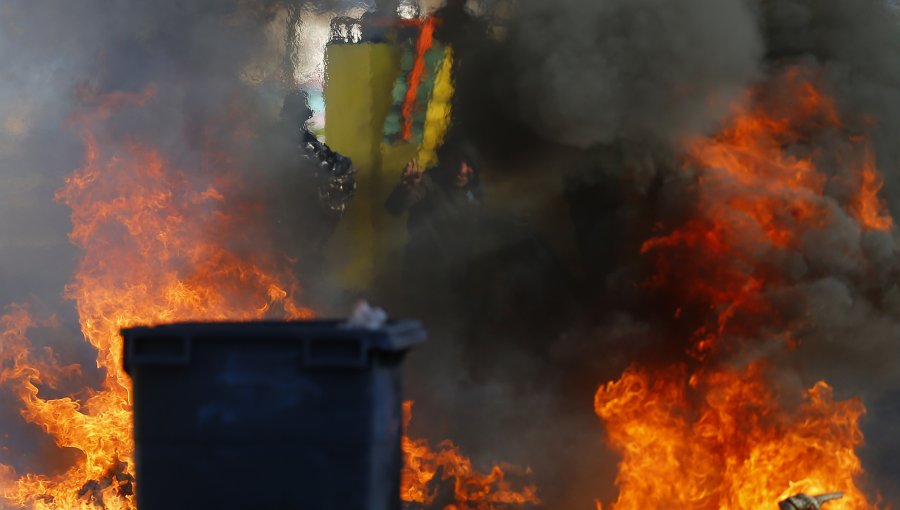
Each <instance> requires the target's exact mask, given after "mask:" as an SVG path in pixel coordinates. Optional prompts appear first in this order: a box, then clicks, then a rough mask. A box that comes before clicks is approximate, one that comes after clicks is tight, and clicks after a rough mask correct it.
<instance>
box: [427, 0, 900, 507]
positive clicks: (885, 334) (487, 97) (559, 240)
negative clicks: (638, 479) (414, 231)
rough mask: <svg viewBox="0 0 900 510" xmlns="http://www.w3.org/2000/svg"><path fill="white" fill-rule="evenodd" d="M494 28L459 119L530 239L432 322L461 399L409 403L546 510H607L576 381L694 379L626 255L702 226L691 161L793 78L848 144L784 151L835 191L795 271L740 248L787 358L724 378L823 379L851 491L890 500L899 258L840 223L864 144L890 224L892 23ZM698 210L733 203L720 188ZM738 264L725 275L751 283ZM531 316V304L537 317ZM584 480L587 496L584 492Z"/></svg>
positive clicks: (801, 17)
mask: <svg viewBox="0 0 900 510" xmlns="http://www.w3.org/2000/svg"><path fill="white" fill-rule="evenodd" d="M499 4H500V3H499V2H498V3H497V4H495V5H499ZM489 5H490V4H489ZM487 10H488V11H489V10H490V9H487ZM498 23H500V24H502V25H503V27H504V29H505V32H504V33H505V35H506V37H505V38H504V39H502V41H499V42H498V41H496V40H494V39H491V38H490V37H488V36H485V35H483V33H482V32H481V31H480V30H471V31H470V32H469V36H468V37H467V38H464V39H465V41H464V42H463V43H462V44H461V47H462V48H464V49H466V48H472V47H474V48H478V51H473V50H471V49H469V51H468V52H466V53H464V54H463V57H462V61H461V63H460V67H461V68H462V69H461V70H460V72H459V76H460V77H461V83H459V84H458V85H459V88H460V90H461V91H462V94H461V97H460V98H459V99H458V104H457V105H456V106H457V108H458V109H457V113H460V115H459V116H458V117H457V119H458V120H459V122H460V123H462V124H463V125H465V127H464V128H463V131H465V132H467V133H468V134H469V136H470V137H471V138H472V139H474V140H475V143H476V144H478V145H479V147H480V148H481V149H482V151H483V153H484V154H488V155H491V156H493V159H492V160H491V161H490V162H489V163H488V165H487V169H488V171H489V172H493V175H494V176H495V177H494V179H495V182H496V181H500V182H502V183H503V184H504V185H505V186H508V187H509V188H512V189H514V190H515V191H516V195H515V196H514V197H513V198H510V197H509V196H498V197H494V202H493V203H494V204H496V203H498V202H500V203H501V204H502V206H500V207H498V208H499V209H504V208H505V209H506V210H507V211H509V210H516V212H517V214H518V216H519V217H520V218H525V219H527V220H528V221H529V222H530V223H529V224H528V227H527V228H525V229H523V230H519V231H518V233H519V235H515V234H510V233H511V232H513V231H515V229H514V228H511V227H509V225H508V224H504V226H497V225H496V224H495V225H494V228H495V230H493V231H492V235H491V239H492V240H493V241H495V243H497V244H489V248H486V249H485V251H484V252H483V253H482V254H480V255H478V256H477V257H474V261H472V260H466V262H465V263H466V265H468V266H469V267H471V266H473V265H474V267H476V268H482V271H481V272H478V270H477V269H476V270H473V271H472V273H470V274H472V275H473V276H472V277H471V279H470V280H468V281H469V282H470V287H469V289H468V292H469V293H470V294H468V298H467V299H464V300H463V302H464V303H466V305H460V308H457V309H454V308H450V309H442V311H441V313H440V316H444V317H447V318H448V319H447V320H448V321H450V322H453V323H454V324H458V323H460V322H461V323H462V324H468V325H469V327H470V328H471V329H470V332H469V333H467V334H463V335H461V337H462V338H463V340H461V343H462V344H463V346H462V347H461V353H458V356H459V358H460V359H461V366H459V367H457V366H453V365H450V366H449V367H448V366H447V365H443V367H444V368H441V369H439V371H440V373H441V374H443V375H442V377H443V379H441V380H454V378H455V380H457V381H459V383H458V385H459V386H460V388H461V389H460V390H457V391H452V392H448V393H440V390H441V389H442V387H441V385H429V386H427V387H426V389H424V390H423V391H422V392H418V391H416V390H415V389H414V390H413V391H414V392H416V393H417V394H419V395H422V397H420V398H422V399H424V398H425V395H432V396H433V395H437V394H444V395H452V397H449V398H451V400H452V402H449V403H447V404H445V405H446V406H447V407H448V408H449V409H457V410H456V411H455V412H454V415H455V416H467V417H465V418H460V419H458V421H459V423H457V424H456V425H454V426H451V427H450V428H451V430H453V429H455V432H456V433H455V434H449V435H451V436H453V437H458V438H460V437H461V438H462V441H463V442H464V445H465V444H466V442H468V443H469V444H475V445H477V446H478V447H479V448H482V450H479V448H473V449H474V450H475V451H484V449H487V450H488V451H490V452H491V453H493V454H494V455H495V456H496V457H500V458H507V459H510V460H513V461H517V462H526V463H531V465H532V466H533V467H534V468H535V471H536V477H537V479H538V485H539V486H540V487H541V488H542V490H543V491H544V495H545V497H546V499H545V501H546V502H547V503H548V505H549V506H551V507H554V506H560V507H562V506H566V505H569V506H584V505H586V504H589V503H588V502H589V498H590V497H591V494H593V495H594V496H602V497H608V496H609V495H611V494H612V492H611V487H609V486H603V485H600V484H602V483H604V482H602V480H609V477H608V476H606V477H604V476H602V475H600V474H601V473H608V469H609V462H611V460H610V458H608V457H605V454H604V453H603V452H602V451H601V449H600V448H597V449H596V450H593V451H590V452H588V451H587V450H586V449H587V448H590V445H591V444H594V446H596V443H592V441H596V438H594V436H592V430H593V429H592V428H591V427H595V426H596V423H594V422H593V421H592V418H593V416H590V412H589V410H588V409H587V408H586V406H587V402H588V401H589V400H588V399H589V398H590V392H591V390H592V388H593V386H592V384H591V383H589V382H587V381H593V382H594V383H599V382H603V381H605V380H608V379H612V378H615V377H617V376H618V373H619V372H620V371H621V369H623V368H624V367H625V366H627V365H628V364H629V363H630V362H633V361H636V360H641V361H642V362H644V363H659V362H664V361H671V360H678V359H685V360H689V359H690V358H688V357H686V356H685V350H686V344H685V342H684V341H682V340H678V338H679V336H678V335H679V334H680V335H682V336H684V334H685V332H684V331H679V330H678V328H677V327H675V326H673V325H672V319H671V317H670V316H664V314H665V313H666V312H668V311H669V310H670V309H669V308H667V307H666V304H665V303H660V302H659V297H658V296H656V297H654V296H653V295H652V292H648V291H646V290H645V289H643V288H641V286H640V284H641V282H643V281H644V279H645V278H647V276H648V274H650V273H651V272H652V268H651V267H649V266H648V265H647V264H648V259H647V257H642V256H640V255H639V251H640V247H641V244H642V243H644V242H645V241H647V240H648V239H651V238H653V237H657V236H658V235H660V233H659V230H658V229H659V225H660V224H665V225H669V226H673V225H679V224H681V223H683V222H685V221H687V220H688V219H690V218H691V217H693V216H694V215H696V214H697V208H698V207H702V203H703V197H702V196H698V194H697V191H696V187H695V186H694V182H695V179H696V177H697V173H696V169H691V168H687V169H686V168H684V164H683V161H682V156H683V155H684V151H685V142H686V140H689V139H692V138H695V137H698V136H709V135H713V134H715V133H717V132H718V131H719V130H720V129H721V128H722V127H723V126H724V125H727V122H728V120H729V118H730V116H731V115H732V114H733V113H734V107H735V105H738V104H746V103H748V102H749V101H750V100H751V98H749V97H748V96H747V94H746V92H747V90H749V88H750V87H752V86H755V85H759V84H763V86H762V87H760V89H762V90H767V91H768V92H767V93H764V96H765V97H755V98H752V100H753V101H757V102H761V103H763V104H768V105H775V106H777V107H784V106H785V105H784V104H779V102H781V103H784V102H785V101H789V99H787V97H788V95H787V93H786V90H785V81H784V80H785V76H786V75H790V73H792V72H799V73H800V74H801V75H803V76H805V77H806V78H808V79H809V80H811V81H812V82H814V83H815V84H816V86H817V87H819V88H821V89H822V91H823V93H824V94H826V95H827V96H830V97H833V98H834V100H835V110H836V113H837V115H838V116H839V117H840V126H839V127H837V126H831V127H824V126H823V125H820V124H817V123H819V122H821V121H812V122H813V124H812V125H809V126H805V127H804V129H803V133H805V136H803V137H801V138H799V139H794V140H792V141H790V142H785V143H784V145H783V146H782V147H781V150H783V151H784V153H786V154H791V155H793V156H797V157H808V158H810V159H811V160H812V161H814V163H815V165H816V167H817V169H818V171H819V172H821V173H822V174H823V175H825V176H826V177H827V180H828V184H827V185H825V188H824V190H823V194H822V196H821V197H820V198H819V199H817V207H821V208H822V209H821V210H823V211H829V213H828V214H829V216H828V217H827V221H826V222H825V227H823V228H821V229H813V230H810V231H807V232H806V233H805V234H803V235H804V237H803V239H801V240H800V242H799V243H798V244H797V246H796V247H794V248H792V249H791V250H788V252H787V253H784V252H780V253H764V252H762V251H759V250H757V251H756V252H753V248H752V247H747V249H748V250H750V253H753V260H754V261H755V262H754V263H755V264H758V266H757V267H762V268H766V267H771V268H777V270H778V272H779V274H782V275H784V277H785V278H786V280H785V281H783V282H780V283H778V284H773V285H772V286H771V287H770V288H769V290H768V293H767V294H766V299H767V300H769V301H770V302H771V303H772V305H773V306H774V307H775V309H776V310H778V315H779V318H778V319H777V320H779V321H781V320H783V321H785V322H784V323H782V324H780V325H779V324H771V325H769V327H763V331H764V332H765V333H770V334H772V335H776V334H777V333H776V332H777V331H778V328H779V327H782V326H785V325H788V324H789V325H790V329H791V330H792V331H793V332H794V334H795V335H796V336H797V338H796V340H797V346H796V348H793V349H785V348H784V347H783V345H782V346H780V347H777V346H775V345H774V344H773V343H772V342H771V341H768V340H770V339H768V338H765V337H757V338H750V339H747V338H745V339H743V340H744V343H743V344H742V345H744V347H743V349H742V350H739V352H730V353H729V354H728V356H727V358H723V360H722V361H723V362H727V363H738V364H739V363H740V362H741V360H747V359H752V358H756V357H759V356H764V357H766V358H768V359H769V360H771V361H772V362H774V363H776V364H777V366H778V369H777V370H776V371H775V372H776V374H777V376H778V378H779V381H778V382H779V383H780V386H781V387H782V389H784V390H785V392H786V393H790V392H791V391H794V390H796V389H797V388H805V387H810V386H811V385H812V384H813V383H815V382H816V381H817V380H820V379H825V380H827V381H829V382H830V383H831V384H833V385H834V386H835V388H836V394H837V396H838V397H841V398H846V397H850V396H853V395H860V396H862V398H863V399H864V402H865V403H866V404H867V406H869V414H868V415H867V416H866V417H865V418H864V420H863V429H864V432H865V433H866V437H867V443H866V444H867V447H866V448H865V449H864V451H863V452H862V455H863V459H864V464H865V466H866V468H867V470H868V473H869V474H868V476H869V478H868V480H866V481H865V482H864V483H865V484H866V485H867V487H869V488H870V489H871V491H872V494H873V495H874V494H876V493H880V494H882V495H883V496H884V497H885V498H886V499H887V500H888V501H896V500H897V498H898V497H900V495H898V494H897V493H896V490H895V489H894V486H895V484H894V483H893V482H892V480H894V479H895V478H896V477H897V473H898V465H897V463H896V460H894V459H895V458H896V457H897V450H896V447H897V446H896V441H895V440H894V439H893V434H891V433H890V430H891V427H893V423H894V421H895V419H896V417H897V413H898V406H897V394H898V390H900V384H898V380H897V376H898V374H900V370H898V365H897V361H896V360H897V355H896V354H897V350H896V349H897V348H896V339H897V338H898V336H900V335H898V333H900V331H898V322H897V320H898V310H900V309H898V308H897V299H898V298H897V257H896V237H895V233H894V232H892V231H890V230H888V231H885V230H878V229H867V228H860V224H859V222H858V221H857V220H856V219H854V218H853V213H852V210H853V206H852V204H851V203H852V201H853V200H854V197H853V196H852V195H853V193H854V192H855V190H856V189H857V188H858V186H859V177H858V170H859V168H858V166H857V165H856V164H855V163H853V161H854V158H855V157H857V158H858V156H859V151H860V148H859V145H858V141H854V140H859V139H861V138H864V139H866V140H868V143H869V145H870V146H869V149H870V150H871V155H872V158H873V162H874V163H875V165H876V166H877V168H878V169H879V170H880V173H881V174H882V175H883V178H884V181H885V182H884V187H883V188H882V189H881V191H880V193H879V197H881V198H882V199H883V200H884V201H885V204H886V207H887V209H888V210H889V211H890V212H891V213H892V215H894V216H895V217H896V214H897V213H898V207H900V206H898V204H900V200H898V194H897V193H898V189H897V179H896V175H895V174H896V172H895V170H896V168H897V164H898V163H900V158H898V155H897V145H896V143H895V142H894V140H895V139H896V133H897V132H898V128H900V126H897V121H898V119H897V115H896V114H895V112H898V111H900V109H898V105H897V101H898V100H900V92H898V91H900V88H898V84H900V81H898V78H900V74H898V73H900V67H898V66H897V64H896V63H897V62H898V61H900V59H898V51H900V20H898V17H897V12H896V6H895V5H893V4H890V3H885V2H882V1H880V0H870V1H863V2H858V3H852V4H850V3H847V2H841V1H837V0H834V1H825V2H821V1H790V2H782V1H772V2H768V1H734V2H731V1H727V2H705V1H690V2H681V3H678V4H677V5H675V4H671V3H666V2H652V1H647V2H645V1H640V2H634V1H631V2H618V1H613V0H604V1H599V2H590V3H584V2H566V1H563V2H549V3H548V2H528V1H522V2H520V3H518V4H517V9H516V10H514V12H513V14H512V15H511V16H509V17H507V18H505V19H503V20H502V21H498ZM473 26H475V27H476V28H482V26H480V25H473ZM466 45H468V46H466ZM498 55H499V56H500V57H498ZM487 62H489V63H487ZM466 67H468V71H467V69H466ZM473 70H475V71H473ZM460 110H461V111H460ZM473 119H477V121H476V120H473ZM498 119H500V120H498ZM479 121H480V122H479ZM485 124H487V125H489V126H490V128H484V127H483V126H484V125H485ZM510 140H513V141H512V142H510ZM498 146H501V147H503V149H502V150H498V148H497V147H498ZM723 186H727V185H726V184H725V183H723ZM495 189H498V190H503V189H504V188H503V186H502V185H501V186H497V188H495ZM707 192H709V193H719V194H723V195H722V196H728V194H729V193H732V192H733V189H729V188H728V187H721V188H709V189H708V190H707ZM717 198H720V197H714V199H717ZM698 203H699V204H701V205H698ZM565 213H568V215H569V216H566V214H565ZM545 224H549V225H553V226H552V227H551V228H542V227H543V226H544V225H545ZM498 244H499V245H500V247H499V248H498ZM550 245H552V246H550ZM536 254H537V255H536ZM541 254H543V255H541ZM678 262H684V263H686V264H690V263H691V262H692V261H690V260H684V261H678ZM741 263H743V262H736V263H735V266H734V267H735V268H738V270H744V269H743V268H740V267H739V264H741ZM483 268H488V269H483ZM675 272H676V274H677V273H678V272H679V270H678V269H677V267H676V269H675ZM684 274H686V275H691V274H693V273H690V272H689V271H688V270H685V271H684ZM685 278H687V276H686V277H685ZM498 289H499V290H498ZM425 293H427V291H424V289H423V294H425ZM492 293H496V294H492ZM532 295H539V296H540V298H537V299H535V300H534V301H530V300H529V296H532ZM663 301H665V298H663ZM536 303H540V304H539V305H537V304H536ZM669 304H671V303H669ZM457 327H459V326H457ZM438 330H441V328H438ZM438 340H439V341H440V339H438ZM429 348H431V347H429ZM723 356H724V355H723ZM435 357H436V358H437V359H442V360H444V361H446V360H447V359H448V357H446V356H442V355H436V356H435ZM414 359H415V358H414ZM688 362H689V361H688ZM426 366H429V367H432V366H440V364H439V363H438V362H437V360H435V362H434V363H433V364H432V363H427V364H426ZM485 381H490V382H491V383H492V384H493V385H491V384H486V383H485ZM444 387H445V386H444ZM485 388H488V389H485ZM478 395H484V396H483V397H481V399H487V401H488V402H490V404H489V407H490V412H488V413H484V412H483V411H481V410H480V409H479V410H478V411H474V410H473V411H470V412H471V413H472V415H474V416H469V415H467V414H465V411H459V410H458V409H460V408H463V409H465V408H466V407H467V406H473V407H474V406H476V404H475V403H476V402H480V400H479V397H478ZM454 399H455V400H454ZM423 405H426V406H427V405H428V404H427V402H425V403H423ZM579 406H582V407H581V408H579ZM435 413H436V411H435ZM579 413H582V414H581V415H580V416H579ZM423 414H425V415H426V416H425V417H423V419H426V420H427V419H428V418H427V414H428V413H423ZM483 414H487V415H489V416H492V417H495V419H496V429H493V430H494V432H493V433H486V432H485V429H486V428H487V427H494V426H495V425H493V424H491V425H488V424H486V423H485V421H484V420H483V419H477V418H475V416H479V417H480V416H482V415H483ZM440 420H441V421H442V422H443V423H446V421H447V419H446V418H445V417H444V416H442V417H441V419H440ZM430 426H436V424H435V423H431V424H430ZM508 427H513V428H517V429H518V430H519V431H520V433H521V435H522V436H524V437H528V438H529V440H528V441H527V444H528V446H523V444H524V443H517V441H516V438H511V437H509V435H507V434H504V433H503V432H502V431H503V430H504V429H505V428H508ZM429 428H430V427H424V428H423V430H428V429H429ZM563 438H567V439H563ZM578 438H581V439H578ZM569 440H571V443H572V444H575V445H577V446H574V448H575V449H576V450H577V451H572V449H571V447H570V443H569ZM579 441H584V443H581V442H579ZM507 443H517V444H516V445H515V446H514V445H513V444H507ZM585 471H589V472H591V473H597V474H598V476H597V477H595V478H592V479H591V481H590V482H585V481H584V479H583V478H582V477H583V476H584V473H585ZM548 473H552V474H548ZM542 477H547V478H543V479H542ZM585 483H588V484H589V485H590V489H588V490H585V489H584V487H585ZM591 491H593V492H592V493H591Z"/></svg>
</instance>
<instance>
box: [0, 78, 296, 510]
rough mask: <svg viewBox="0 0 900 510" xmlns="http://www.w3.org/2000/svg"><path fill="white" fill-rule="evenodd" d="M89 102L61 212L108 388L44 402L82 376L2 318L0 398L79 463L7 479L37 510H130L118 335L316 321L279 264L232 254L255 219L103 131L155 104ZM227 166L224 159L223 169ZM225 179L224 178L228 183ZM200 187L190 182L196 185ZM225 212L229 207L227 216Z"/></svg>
mask: <svg viewBox="0 0 900 510" xmlns="http://www.w3.org/2000/svg"><path fill="white" fill-rule="evenodd" d="M154 93H155V91H154V89H153V88H152V87H150V88H148V89H146V90H145V91H144V92H143V93H141V94H121V93H117V94H112V95H108V96H104V97H85V98H84V99H85V100H86V101H88V102H91V103H93V106H92V108H91V109H90V111H88V112H87V113H84V114H82V115H79V116H78V117H76V118H74V119H73V120H72V122H73V125H74V126H76V127H77V128H78V129H79V130H80V132H81V133H82V136H83V140H84V144H85V164H84V166H83V167H82V168H79V169H78V170H76V171H75V172H74V173H72V175H71V176H69V177H68V178H67V179H66V182H65V186H64V187H63V188H62V189H61V190H60V191H59V192H58V194H57V199H58V200H59V201H61V202H62V203H64V204H66V205H68V206H69V207H71V209H72V233H71V235H70V238H71V240H72V242H73V243H75V244H76V245H77V246H78V247H79V248H80V249H81V260H80V263H79V265H78V270H77V273H76V274H75V277H74V280H73V282H72V283H71V284H70V285H69V286H67V288H66V291H65V295H66V296H67V297H68V298H70V299H72V300H74V302H75V306H76V308H77V311H78V315H79V318H80V322H81V331H82V333H83V334H84V337H85V339H86V340H87V341H88V342H90V344H91V345H93V346H94V347H95V348H96V349H97V353H98V354H97V365H98V367H99V368H100V369H101V370H102V371H103V374H104V379H103V383H102V386H101V387H100V389H99V390H96V391H88V390H83V392H82V394H83V395H84V396H83V398H75V397H63V398H44V397H42V396H41V393H42V388H50V389H52V388H55V387H56V386H57V384H58V383H59V382H60V381H61V380H64V378H65V377H66V376H70V375H73V373H77V370H78V367H60V366H58V365H57V364H56V363H55V361H54V357H53V356H52V352H49V351H44V352H41V351H35V350H34V349H32V348H31V342H30V341H29V339H28V333H29V330H30V329H34V328H47V327H51V326H52V322H48V321H38V320H36V319H34V318H32V317H31V315H30V314H29V311H28V309H27V307H24V306H13V307H12V308H11V311H10V313H8V314H7V315H5V316H4V317H3V318H2V325H3V327H4V331H3V333H2V335H3V342H2V344H0V355H2V356H0V357H2V359H3V360H11V361H10V362H6V361H4V364H3V365H2V366H0V368H2V370H0V384H3V385H4V386H5V387H7V388H13V389H14V391H15V393H16V395H17V396H18V397H19V399H20V400H21V403H22V410H21V414H22V416H23V418H24V419H25V420H27V421H28V422H30V423H34V424H36V425H38V426H40V427H41V428H43V429H44V430H45V431H46V432H47V433H48V434H50V435H51V436H52V437H53V438H54V439H55V441H56V444H57V445H58V446H59V447H61V448H74V449H76V450H77V451H78V452H80V457H79V459H78V460H77V462H75V464H74V465H73V466H71V468H70V469H68V471H66V472H65V473H63V474H61V475H59V476H53V477H50V476H43V475H38V474H24V475H18V474H16V473H14V472H13V469H12V468H11V467H9V466H0V496H2V499H3V500H5V501H6V502H8V503H10V504H12V505H16V506H23V507H30V508H34V509H37V510H43V509H63V508H65V509H72V508H98V507H101V506H102V507H105V508H108V509H110V510H115V509H133V508H134V501H133V497H132V496H131V495H132V493H133V487H132V483H133V477H132V473H133V458H132V455H133V447H134V445H133V441H132V437H131V400H130V381H129V380H128V377H127V375H126V374H125V373H124V372H123V369H122V352H121V345H122V342H121V337H120V336H119V330H120V329H121V328H124V327H128V326H133V325H138V324H156V323H164V322H172V321H179V320H216V319H220V320H221V319H230V320H249V319H255V318H263V317H269V316H280V317H287V318H308V317H311V316H312V312H311V311H310V310H309V309H307V308H304V307H302V306H300V305H299V304H298V303H297V301H296V298H297V294H298V285H297V282H296V281H295V280H294V278H293V276H292V275H291V273H290V271H288V268H287V267H286V266H285V265H281V264H279V261H278V260H275V259H273V258H272V257H271V253H272V250H268V249H266V247H265V246H255V247H253V249H252V250H250V249H248V250H245V251H240V250H238V249H237V248H235V246H233V245H229V244H227V243H228V242H230V240H231V239H233V236H225V235H223V234H224V233H225V232H229V231H230V232H235V231H237V232H239V231H241V229H243V228H249V226H250V225H252V223H250V222H251V221H252V220H253V218H252V217H251V216H250V215H251V214H252V213H253V212H254V211H253V208H252V207H249V206H242V205H240V204H228V203H227V201H228V198H227V196H228V194H227V193H228V191H230V190H229V189H227V186H228V185H229V184H231V183H230V182H228V181H227V180H224V179H223V182H222V183H213V182H198V179H197V178H196V176H194V175H191V174H189V173H187V172H184V171H181V170H179V169H177V168H175V167H173V165H171V164H170V163H168V162H167V161H166V159H165V158H164V156H163V155H162V154H161V153H160V152H159V151H157V150H154V149H153V148H150V147H147V146H146V145H143V144H141V143H140V142H137V141H128V142H124V143H117V142H116V141H115V140H113V139H112V138H110V137H109V136H108V135H107V134H106V133H105V132H104V130H103V127H102V126H103V121H104V120H105V119H106V118H108V117H109V116H110V115H112V114H113V113H114V112H115V111H116V110H118V109H121V108H127V107H137V106H141V105H143V104H145V103H147V102H148V101H151V100H152V98H153V96H154ZM216 162H217V163H221V162H222V160H221V158H219V159H217V160H216ZM224 174H225V173H220V175H224ZM192 179H193V180H192ZM226 206H227V207H226Z"/></svg>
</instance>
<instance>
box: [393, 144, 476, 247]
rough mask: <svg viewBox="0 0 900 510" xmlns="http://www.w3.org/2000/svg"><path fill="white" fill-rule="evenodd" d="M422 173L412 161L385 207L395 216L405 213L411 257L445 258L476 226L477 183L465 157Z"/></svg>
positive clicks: (445, 162) (473, 170)
mask: <svg viewBox="0 0 900 510" xmlns="http://www.w3.org/2000/svg"><path fill="white" fill-rule="evenodd" d="M450 159H451V160H450V161H444V162H443V163H442V164H441V165H440V166H437V167H435V168H432V169H429V170H427V171H425V172H424V173H422V172H421V171H419V168H418V165H417V164H416V162H415V160H413V161H410V162H409V163H408V164H407V165H406V168H405V169H404V170H403V173H402V174H401V176H400V183H399V184H398V185H397V186H396V187H395V188H394V190H393V191H392V192H391V194H390V195H389V196H388V199H387V202H386V203H385V208H386V209H387V211H388V212H389V213H390V214H392V215H395V216H400V215H402V214H403V213H407V212H408V213H409V218H408V223H407V227H408V232H409V245H408V246H409V250H408V252H411V253H410V254H413V255H414V256H418V255H421V256H426V257H428V258H431V259H435V258H439V259H448V258H453V257H454V256H457V255H459V254H460V251H461V250H460V248H461V247H460V246H458V245H459V243H460V242H461V241H462V240H463V239H464V238H465V236H466V234H465V233H466V232H468V233H469V234H471V232H472V231H473V230H474V229H475V228H476V227H477V224H478V221H479V218H480V210H481V203H482V190H481V183H480V181H479V179H478V175H477V174H476V172H475V169H474V167H473V166H472V164H471V163H470V162H469V160H467V159H465V158H462V157H460V158H450Z"/></svg>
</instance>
